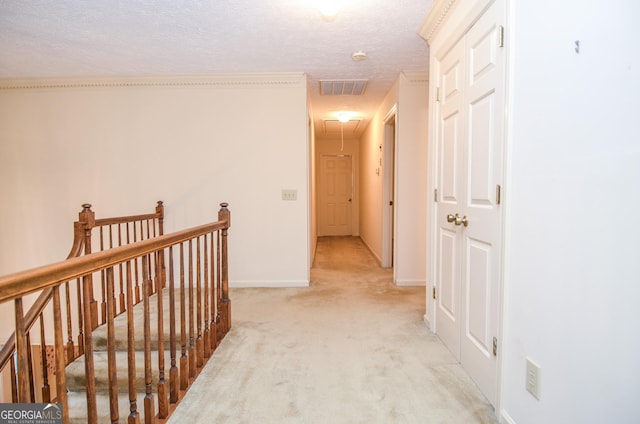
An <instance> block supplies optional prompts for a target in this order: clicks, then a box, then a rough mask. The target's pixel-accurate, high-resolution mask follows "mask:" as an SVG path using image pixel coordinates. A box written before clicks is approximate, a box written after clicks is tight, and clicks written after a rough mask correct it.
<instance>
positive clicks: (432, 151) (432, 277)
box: [419, 0, 514, 418]
mask: <svg viewBox="0 0 640 424" xmlns="http://www.w3.org/2000/svg"><path fill="white" fill-rule="evenodd" d="M497 2H503V4H504V11H505V13H504V26H505V28H506V29H507V30H506V31H505V32H506V33H507V34H508V30H509V29H511V30H513V26H514V25H513V20H512V19H511V13H512V10H511V2H510V0H471V1H466V2H462V1H459V0H454V1H453V2H452V1H450V0H436V1H435V2H434V5H433V7H432V8H431V10H430V12H429V14H428V16H427V17H426V19H425V20H424V22H423V24H422V26H421V28H420V30H419V34H420V35H421V36H422V38H424V39H425V41H426V42H427V44H428V46H429V49H430V52H431V53H430V59H431V58H432V57H433V54H434V52H435V51H436V50H438V51H442V50H443V49H446V48H450V47H452V46H453V45H454V44H455V42H457V40H459V39H460V38H461V37H463V36H464V34H466V33H467V32H468V30H469V29H470V28H471V27H472V26H473V24H474V23H475V22H476V20H477V19H478V18H479V17H480V16H482V14H483V13H484V12H485V11H486V10H487V9H488V8H489V7H490V6H491V5H492V4H493V3H497ZM434 39H435V40H437V41H436V43H434V42H433V41H434ZM504 48H505V49H506V50H505V74H504V78H505V81H504V90H505V97H504V101H505V105H504V107H505V111H509V110H511V109H512V105H513V95H512V91H511V90H510V86H511V75H512V72H513V68H512V63H511V60H510V57H511V55H512V54H513V51H514V46H513V45H512V44H511V43H509V40H508V39H507V40H506V42H505V47H504ZM429 62H430V64H429V75H437V74H438V69H437V63H436V61H435V60H430V61H429ZM437 84H438V81H437V80H436V78H429V93H430V94H429V121H428V122H429V136H428V149H427V150H428V159H427V163H428V165H427V166H428V168H429V169H428V181H427V190H428V192H427V199H428V202H427V251H428V252H430V253H428V254H427V296H426V309H427V310H426V313H425V315H424V320H425V322H426V324H427V326H428V327H429V329H430V330H431V331H432V332H434V333H437V329H438V327H437V320H436V312H437V311H436V307H437V306H436V300H435V299H434V293H435V292H434V289H435V287H436V286H437V284H436V283H437V263H436V261H437V256H436V254H435V252H437V247H438V246H437V243H438V239H437V236H436V234H437V232H436V230H437V228H438V222H437V215H436V213H437V210H438V205H437V202H438V194H437V192H436V188H437V186H436V182H437V181H438V172H439V168H438V163H437V158H438V150H437V149H438V147H437V144H438V143H437V142H438V140H437V138H436V136H437V134H438V130H437V125H438V121H439V116H438V111H439V108H438V105H437V99H436V97H437V95H438V92H437V90H438V86H437ZM512 140H513V138H512V131H511V120H510V119H509V114H508V113H506V116H505V118H504V143H503V149H504V150H503V164H502V167H503V187H502V189H503V190H502V202H501V203H502V205H501V207H502V218H501V220H502V237H501V243H502V252H501V267H500V275H499V277H498V280H499V281H498V285H499V287H500V295H499V307H498V309H499V311H498V312H499V318H498V338H499V346H498V356H497V390H496V391H497V396H496V404H495V405H494V407H495V411H496V416H497V417H498V418H500V417H501V412H500V411H501V404H502V370H503V364H504V355H503V354H502V349H501V347H502V346H504V344H505V340H504V334H505V332H504V328H505V322H506V319H505V310H506V292H507V290H508V284H507V280H508V277H507V275H506V270H507V269H508V267H507V265H508V260H509V254H508V250H509V245H508V243H507V240H508V239H509V237H508V235H509V212H510V211H509V201H508V199H509V194H510V189H509V180H510V175H511V173H510V150H511V149H510V146H511V143H512V142H513V141H512ZM436 295H437V294H436Z"/></svg>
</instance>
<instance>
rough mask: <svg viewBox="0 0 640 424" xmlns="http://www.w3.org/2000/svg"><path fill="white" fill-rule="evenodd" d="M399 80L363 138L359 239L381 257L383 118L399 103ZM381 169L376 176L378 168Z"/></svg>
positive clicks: (379, 259) (376, 255)
mask: <svg viewBox="0 0 640 424" xmlns="http://www.w3.org/2000/svg"><path fill="white" fill-rule="evenodd" d="M398 84H399V83H398V81H396V82H395V83H394V85H393V87H392V88H391V89H390V90H389V92H388V93H387V95H386V96H385V99H384V101H383V102H382V104H381V105H380V108H379V109H378V111H377V112H376V114H375V116H374V117H373V118H372V119H371V122H370V123H369V125H368V126H367V129H366V130H365V132H364V134H363V135H362V136H361V137H360V204H359V207H360V211H361V212H360V238H361V239H362V241H363V242H364V243H365V244H366V245H367V246H368V247H369V250H371V253H373V255H374V256H375V257H376V258H377V259H378V262H381V258H382V194H383V193H382V190H383V181H384V179H383V177H384V174H383V173H384V170H383V169H381V168H382V167H381V166H380V163H381V159H382V157H383V152H382V149H381V148H380V146H382V145H383V144H384V118H385V116H386V115H387V114H388V113H389V111H390V110H391V109H392V108H393V107H394V106H395V105H396V103H397V101H398ZM379 168H380V169H381V171H380V172H379V173H378V174H377V173H376V169H379Z"/></svg>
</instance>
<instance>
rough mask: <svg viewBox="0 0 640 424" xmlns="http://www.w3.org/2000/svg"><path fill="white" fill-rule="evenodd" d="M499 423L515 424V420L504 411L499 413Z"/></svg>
mask: <svg viewBox="0 0 640 424" xmlns="http://www.w3.org/2000/svg"><path fill="white" fill-rule="evenodd" d="M500 422H501V423H502V424H516V422H515V420H514V419H513V418H511V415H509V414H508V413H507V411H505V410H504V409H503V410H501V411H500Z"/></svg>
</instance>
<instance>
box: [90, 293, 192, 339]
mask: <svg viewBox="0 0 640 424" xmlns="http://www.w3.org/2000/svg"><path fill="white" fill-rule="evenodd" d="M175 296H176V297H175V299H176V321H177V322H176V341H177V343H178V349H180V310H179V302H180V300H179V299H180V292H179V290H176V293H175ZM162 300H163V302H162V305H163V308H162V309H163V320H162V321H163V325H164V343H165V347H166V348H168V347H169V291H168V290H167V289H165V290H164V291H163V297H162ZM186 307H187V308H188V307H189V302H188V299H187V301H186ZM203 307H204V305H203ZM194 310H195V307H194ZM157 311H158V301H157V295H153V296H151V297H149V312H150V316H151V317H152V318H151V325H150V338H151V346H152V347H155V346H157V344H158V324H157V322H156V318H155V317H156V316H157ZM143 312H144V306H143V304H142V302H140V303H139V304H137V305H136V306H135V307H134V308H133V318H134V319H133V322H134V334H135V349H136V350H144V314H143ZM187 315H188V313H187ZM202 325H203V328H202V331H204V323H203V324H202ZM187 331H188V327H187ZM114 333H115V347H116V350H118V351H126V350H127V314H126V313H124V314H120V315H118V316H117V317H116V318H115V319H114ZM93 349H94V351H104V350H107V326H106V325H101V326H99V327H98V328H96V329H95V330H94V332H93Z"/></svg>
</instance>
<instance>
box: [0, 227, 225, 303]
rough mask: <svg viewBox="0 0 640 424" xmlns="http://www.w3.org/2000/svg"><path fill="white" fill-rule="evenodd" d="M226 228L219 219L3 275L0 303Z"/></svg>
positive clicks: (1, 278) (0, 286)
mask: <svg viewBox="0 0 640 424" xmlns="http://www.w3.org/2000/svg"><path fill="white" fill-rule="evenodd" d="M225 227H228V221H227V220H225V221H216V222H214V223H211V224H205V225H201V226H198V227H193V228H189V229H186V230H182V231H178V232H175V233H172V234H167V235H163V236H159V237H156V238H153V239H147V240H143V241H139V242H136V243H133V244H129V245H125V246H120V247H114V248H113V249H109V250H103V251H101V252H96V253H90V254H88V255H84V256H80V257H77V258H71V259H67V260H66V261H60V262H57V263H54V264H51V265H45V266H41V267H38V268H34V269H30V270H27V271H21V272H16V273H14V274H9V275H6V276H4V277H0V303H3V302H6V301H9V300H14V299H16V298H19V297H22V296H26V295H28V294H31V293H34V292H36V291H38V290H44V289H47V288H50V287H53V286H56V285H58V284H61V283H64V282H65V281H69V280H74V279H76V278H79V277H82V276H84V275H88V274H91V273H93V272H97V271H102V270H104V269H106V268H109V267H111V266H114V265H117V264H119V263H122V262H126V261H128V260H131V259H134V258H136V257H139V256H143V255H147V254H150V253H154V252H156V251H158V250H160V249H164V248H166V247H169V246H171V245H174V244H177V243H180V242H183V241H187V240H189V239H190V238H193V237H197V236H200V235H204V234H206V233H210V232H213V231H218V230H221V229H223V228H225Z"/></svg>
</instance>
